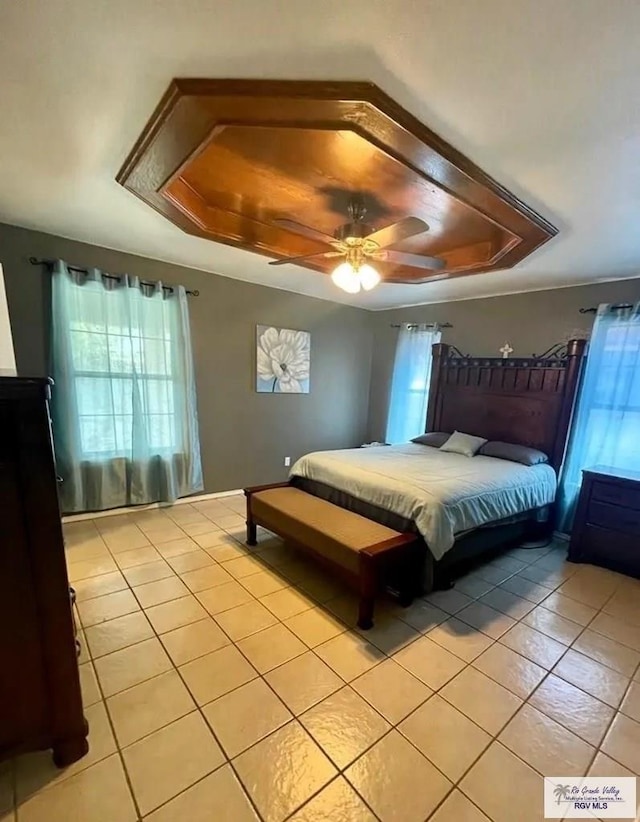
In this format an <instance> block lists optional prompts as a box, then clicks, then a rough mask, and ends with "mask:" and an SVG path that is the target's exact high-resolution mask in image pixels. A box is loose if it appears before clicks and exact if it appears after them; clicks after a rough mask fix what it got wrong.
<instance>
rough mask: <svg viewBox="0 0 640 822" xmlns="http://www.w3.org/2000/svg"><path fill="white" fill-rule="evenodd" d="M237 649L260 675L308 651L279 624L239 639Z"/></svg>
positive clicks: (302, 643) (294, 636)
mask: <svg viewBox="0 0 640 822" xmlns="http://www.w3.org/2000/svg"><path fill="white" fill-rule="evenodd" d="M238 648H239V649H240V650H241V651H242V653H243V654H244V655H245V656H246V657H247V659H248V660H249V662H251V664H252V665H253V667H254V668H256V669H257V670H258V671H259V672H260V673H261V674H264V673H266V672H267V671H270V670H271V669H272V668H276V667H277V666H278V665H282V664H283V663H284V662H288V661H289V660H290V659H293V658H294V657H296V656H300V654H304V653H305V652H306V651H307V650H308V649H307V646H306V645H305V644H304V642H302V641H301V640H300V639H298V637H297V636H296V635H295V634H292V633H291V631H290V630H289V629H288V628H286V627H285V626H284V625H282V624H280V623H278V624H276V625H272V626H271V627H270V628H266V629H265V630H264V631H259V632H258V633H257V634H252V635H251V636H248V637H246V638H245V639H241V640H240V641H239V642H238Z"/></svg>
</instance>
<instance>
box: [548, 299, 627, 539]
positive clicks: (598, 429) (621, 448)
mask: <svg viewBox="0 0 640 822" xmlns="http://www.w3.org/2000/svg"><path fill="white" fill-rule="evenodd" d="M597 465H599V466H601V467H608V468H612V469H614V470H616V469H617V470H634V471H639V470H640V302H638V303H636V304H635V305H630V306H629V307H627V308H618V307H615V306H611V305H609V304H606V303H605V304H603V305H600V306H599V307H598V313H597V315H596V321H595V324H594V326H593V333H592V336H591V341H590V343H589V352H588V356H587V362H586V367H585V372H584V378H583V381H582V386H581V388H580V394H579V398H578V403H577V407H576V413H575V416H574V420H573V424H572V426H571V436H570V439H569V449H568V454H567V459H566V461H565V467H564V470H563V473H562V480H561V483H560V490H559V494H558V501H559V505H560V528H561V530H562V531H565V532H567V531H570V530H571V526H572V524H573V515H574V511H575V504H576V501H577V497H578V493H579V491H580V483H581V480H582V469H583V468H594V467H595V466H597Z"/></svg>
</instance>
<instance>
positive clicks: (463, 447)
mask: <svg viewBox="0 0 640 822" xmlns="http://www.w3.org/2000/svg"><path fill="white" fill-rule="evenodd" d="M485 442H486V439H485V438H484V437H474V436H472V435H471V434H463V433H462V431H454V432H453V434H452V435H451V436H450V437H449V439H448V440H447V441H446V442H445V444H444V445H441V446H440V450H441V451H450V452H451V453H452V454H462V455H463V456H464V457H472V456H473V455H474V454H475V453H476V452H477V451H478V449H479V448H480V447H481V446H483V445H484V444H485Z"/></svg>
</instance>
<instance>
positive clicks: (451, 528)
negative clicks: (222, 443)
mask: <svg viewBox="0 0 640 822" xmlns="http://www.w3.org/2000/svg"><path fill="white" fill-rule="evenodd" d="M290 477H291V478H292V479H294V481H295V478H302V479H304V480H310V481H313V482H316V483H319V484H321V485H323V486H327V487H330V488H333V489H336V490H337V491H339V492H342V493H344V494H347V495H349V496H350V497H352V498H354V499H357V500H360V501H361V502H362V503H364V504H366V505H369V506H373V507H375V508H376V509H378V510H383V511H387V512H389V513H390V515H391V517H392V518H393V519H395V518H398V520H397V521H403V520H404V521H410V522H412V523H414V524H415V528H416V530H417V531H418V532H419V533H420V534H421V535H422V537H423V538H424V540H425V542H426V543H427V545H428V546H429V549H430V550H431V553H432V554H433V556H434V558H435V559H436V560H439V559H442V557H443V556H444V554H445V553H446V552H447V551H448V550H449V549H450V548H451V547H452V546H453V544H454V542H455V540H456V537H457V536H460V535H461V534H463V533H465V532H468V531H471V530H474V529H476V528H480V527H482V526H485V525H488V524H490V523H493V522H497V521H501V520H505V519H507V518H509V517H514V516H517V515H519V514H523V513H524V512H527V511H531V510H533V509H535V508H540V507H542V506H545V505H549V504H551V503H552V502H553V501H554V499H555V495H556V487H557V480H556V473H555V471H554V470H553V468H551V466H549V465H546V464H540V465H532V466H525V465H521V464H520V463H516V462H509V461H508V460H500V459H496V458H494V457H484V456H476V457H471V458H470V457H464V456H461V455H459V454H452V453H447V452H444V451H440V450H439V449H437V448H431V447H429V446H427V445H417V444H414V443H409V444H407V445H394V446H388V447H380V448H354V449H348V450H342V451H319V452H316V453H312V454H307V455H306V456H304V457H302V458H301V459H299V460H298V461H297V462H296V463H295V464H294V466H293V467H292V468H291V472H290ZM391 521H392V519H391V518H390V520H389V524H391Z"/></svg>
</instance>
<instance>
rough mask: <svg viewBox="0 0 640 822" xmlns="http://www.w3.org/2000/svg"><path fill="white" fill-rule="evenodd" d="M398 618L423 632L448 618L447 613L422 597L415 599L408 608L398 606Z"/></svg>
mask: <svg viewBox="0 0 640 822" xmlns="http://www.w3.org/2000/svg"><path fill="white" fill-rule="evenodd" d="M396 616H397V617H398V619H401V620H402V621H403V622H406V623H407V624H408V625H411V627H412V628H415V629H416V631H420V633H422V634H424V633H427V631H430V630H431V629H432V628H435V627H436V625H440V623H441V622H445V621H446V620H447V619H449V614H448V613H447V612H446V611H443V610H442V609H441V608H436V607H435V605H431V604H430V603H428V602H426V601H425V600H424V599H416V600H414V602H413V603H412V604H411V605H410V606H409V607H408V608H398V610H397V612H396Z"/></svg>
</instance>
